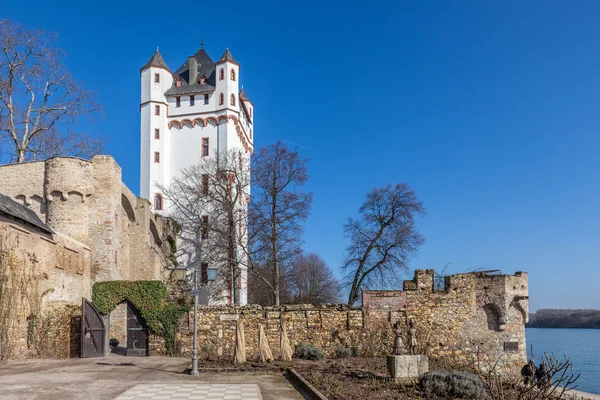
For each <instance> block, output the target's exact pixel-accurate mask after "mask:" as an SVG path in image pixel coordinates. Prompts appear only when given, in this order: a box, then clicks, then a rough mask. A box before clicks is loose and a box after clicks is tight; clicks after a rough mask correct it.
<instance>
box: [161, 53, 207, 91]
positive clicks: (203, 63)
mask: <svg viewBox="0 0 600 400" xmlns="http://www.w3.org/2000/svg"><path fill="white" fill-rule="evenodd" d="M193 57H194V58H195V59H196V63H197V65H198V66H197V68H198V69H197V75H196V76H198V77H201V76H202V75H204V76H205V77H206V83H205V84H204V85H201V84H200V83H198V82H190V67H189V59H188V61H186V62H184V63H183V65H182V66H181V67H179V68H178V69H177V71H175V73H174V74H173V77H174V78H175V79H174V80H173V85H172V86H171V88H170V89H169V90H167V92H166V93H165V95H167V96H168V95H178V94H194V93H198V94H202V93H212V92H214V91H215V84H216V71H215V63H214V62H213V60H212V59H211V58H210V56H209V55H208V53H207V52H206V50H204V47H201V48H200V50H198V51H197V52H196V53H195V54H194V56H193ZM177 78H181V79H182V80H183V82H182V83H183V84H182V85H181V86H180V87H177Z"/></svg>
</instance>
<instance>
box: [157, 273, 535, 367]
mask: <svg viewBox="0 0 600 400" xmlns="http://www.w3.org/2000/svg"><path fill="white" fill-rule="evenodd" d="M434 277H435V274H434V271H433V270H417V271H415V277H414V279H412V280H410V281H405V282H404V289H405V290H398V291H390V290H385V291H365V292H364V293H363V307H349V306H347V305H323V306H312V305H287V306H279V307H261V306H245V307H233V306H220V307H218V306H213V307H201V308H200V309H199V311H198V327H199V328H198V332H199V346H200V347H201V349H203V350H202V351H203V352H204V353H203V355H204V356H212V357H217V356H218V357H226V358H230V357H233V350H234V347H233V346H234V343H235V327H236V321H237V320H238V319H239V318H243V320H244V324H245V333H246V345H247V356H248V358H249V359H253V358H256V356H257V354H258V347H257V346H258V326H259V324H262V325H264V327H265V333H266V335H267V338H268V340H269V344H270V346H271V349H272V350H273V353H274V354H278V352H279V351H280V348H279V341H280V332H281V325H282V324H285V325H286V326H287V328H288V336H289V339H290V342H291V344H292V346H294V345H296V344H298V343H300V342H307V343H312V344H314V345H316V346H319V347H321V348H322V349H323V350H325V352H326V353H327V354H328V355H330V356H333V355H335V353H336V349H338V348H339V347H340V346H343V347H345V348H348V349H351V350H352V351H353V352H354V353H355V354H357V355H363V356H374V355H385V354H389V353H390V352H391V350H392V346H393V338H394V333H393V327H392V325H393V324H394V323H396V322H397V321H400V322H401V323H403V324H407V323H408V320H410V319H413V320H414V321H415V322H416V326H417V338H418V341H419V346H418V351H419V352H420V353H422V354H428V355H430V356H433V357H443V358H445V359H448V360H452V361H455V362H457V363H462V364H467V365H471V366H477V367H485V365H487V364H488V363H489V362H493V361H496V360H499V359H501V360H503V362H505V363H506V365H507V366H508V367H518V366H520V365H521V363H524V362H525V361H526V343H525V320H526V319H527V301H528V297H527V287H528V286H527V274H526V273H517V274H516V275H514V276H510V275H488V274H485V273H468V274H457V275H451V276H448V277H446V279H445V288H444V289H443V290H435V288H434ZM192 322H193V314H192V313H190V314H189V315H188V316H187V318H184V319H183V320H182V321H181V324H180V331H179V334H178V341H179V345H180V350H181V351H182V352H183V354H184V355H190V354H191V350H192V329H193V325H192ZM405 340H406V338H405ZM157 343H158V342H156V341H155V342H154V344H155V346H154V348H153V352H155V353H156V352H160V346H157ZM201 355H202V354H201Z"/></svg>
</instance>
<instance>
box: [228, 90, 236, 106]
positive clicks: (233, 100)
mask: <svg viewBox="0 0 600 400" xmlns="http://www.w3.org/2000/svg"><path fill="white" fill-rule="evenodd" d="M229 103H230V104H231V105H232V106H235V94H233V93H232V94H231V100H230V101H229Z"/></svg>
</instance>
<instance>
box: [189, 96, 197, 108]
mask: <svg viewBox="0 0 600 400" xmlns="http://www.w3.org/2000/svg"><path fill="white" fill-rule="evenodd" d="M194 104H196V96H194V95H191V96H190V106H193V105H194Z"/></svg>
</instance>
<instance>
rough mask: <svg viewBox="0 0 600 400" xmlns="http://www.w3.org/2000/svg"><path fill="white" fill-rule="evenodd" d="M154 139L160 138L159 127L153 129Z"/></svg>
mask: <svg viewBox="0 0 600 400" xmlns="http://www.w3.org/2000/svg"><path fill="white" fill-rule="evenodd" d="M154 139H160V129H158V128H157V129H154Z"/></svg>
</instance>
